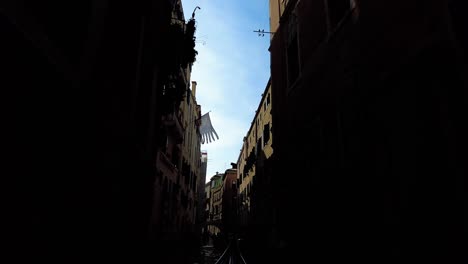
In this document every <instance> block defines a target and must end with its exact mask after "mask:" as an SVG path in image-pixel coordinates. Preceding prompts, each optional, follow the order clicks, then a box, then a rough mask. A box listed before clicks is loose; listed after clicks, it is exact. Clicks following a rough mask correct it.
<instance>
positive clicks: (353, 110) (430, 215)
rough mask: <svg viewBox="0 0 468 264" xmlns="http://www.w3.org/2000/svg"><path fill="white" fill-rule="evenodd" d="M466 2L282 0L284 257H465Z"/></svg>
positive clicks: (278, 33)
mask: <svg viewBox="0 0 468 264" xmlns="http://www.w3.org/2000/svg"><path fill="white" fill-rule="evenodd" d="M449 2H450V6H449V5H448V3H449ZM462 2H466V1H389V0H388V1H387V0H374V1H359V0H352V1H349V0H336V1H333V0H325V1H322V0H310V1H305V0H299V1H298V0H289V1H288V0H270V15H271V31H272V32H275V33H274V35H273V36H272V40H271V46H270V52H271V86H272V102H273V104H274V108H273V112H272V114H273V124H274V129H273V131H274V136H275V141H274V143H273V148H274V150H275V154H274V155H275V162H274V164H275V168H274V172H275V175H274V177H272V184H273V188H272V190H271V191H272V192H273V197H275V199H277V200H276V204H277V209H278V211H277V219H278V223H279V239H278V242H277V244H276V246H277V247H278V248H281V249H282V250H278V251H275V252H285V256H288V258H286V259H287V260H288V261H292V260H291V259H290V258H291V256H294V257H298V258H302V257H304V256H306V257H307V258H308V259H310V261H319V262H321V261H323V260H324V259H326V260H327V262H336V261H338V260H347V261H350V260H359V261H365V262H367V261H368V260H371V259H372V262H378V263H397V262H401V261H403V260H405V261H413V262H415V261H417V262H421V261H431V262H450V263H462V262H463V261H460V260H461V259H463V258H464V261H466V250H465V248H466V243H465V242H463V241H466V237H467V233H466V228H467V222H468V221H467V219H466V214H465V215H463V213H462V212H466V210H467V202H466V201H467V200H466V190H464V189H463V188H462V187H461V186H460V183H461V182H464V181H466V171H467V165H466V164H467V163H466V150H465V149H466V148H467V144H466V143H467V142H466V136H465V135H466V134H467V130H466V126H465V125H464V123H465V117H464V113H466V112H467V111H466V110H467V109H466V106H467V104H466V102H467V100H466V99H467V96H466V95H467V94H466V88H467V86H466V84H467V82H466V80H467V78H466V76H467V73H468V72H467V67H466V51H467V50H466V49H465V48H466V36H467V33H466V32H468V29H467V27H466V21H467V20H466V15H465V16H462V15H460V11H457V10H461V9H462V7H463V6H466V4H465V3H462ZM463 10H466V9H463ZM463 22H465V24H463ZM462 113H463V114H462ZM286 176H287V178H285V177H286ZM298 201H300V202H298ZM304 240H306V241H307V243H304V242H303V241H304ZM280 259H281V258H278V259H277V260H278V261H281V260H280ZM283 261H284V260H283ZM457 261H458V262H457Z"/></svg>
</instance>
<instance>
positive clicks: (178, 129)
mask: <svg viewBox="0 0 468 264" xmlns="http://www.w3.org/2000/svg"><path fill="white" fill-rule="evenodd" d="M162 120H163V124H164V126H165V127H166V129H167V131H168V132H169V133H170V134H171V135H173V136H174V138H175V140H176V143H177V144H180V143H182V141H183V139H184V129H183V128H182V125H181V122H180V120H179V119H178V118H177V117H176V116H175V114H174V113H170V114H167V115H164V116H163V117H162Z"/></svg>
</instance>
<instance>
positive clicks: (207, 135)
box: [200, 112, 219, 144]
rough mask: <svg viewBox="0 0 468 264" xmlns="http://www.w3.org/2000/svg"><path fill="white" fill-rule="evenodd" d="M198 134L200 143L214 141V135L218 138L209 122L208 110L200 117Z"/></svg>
mask: <svg viewBox="0 0 468 264" xmlns="http://www.w3.org/2000/svg"><path fill="white" fill-rule="evenodd" d="M200 134H201V143H202V144H205V143H208V142H210V143H211V141H215V137H214V136H216V139H219V137H218V133H216V131H215V129H214V128H213V125H212V124H211V119H210V112H208V113H206V114H204V115H203V116H202V117H201V125H200Z"/></svg>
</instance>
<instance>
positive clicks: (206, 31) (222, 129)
mask: <svg viewBox="0 0 468 264" xmlns="http://www.w3.org/2000/svg"><path fill="white" fill-rule="evenodd" d="M182 3H183V8H184V13H185V17H186V19H187V20H188V19H189V18H190V17H191V15H192V12H193V10H194V8H195V7H196V6H199V7H200V8H201V9H198V10H197V11H196V15H195V19H196V21H197V31H196V37H197V42H196V49H197V51H198V56H197V61H196V62H195V63H194V65H193V71H192V81H196V82H197V91H196V93H197V94H196V98H197V101H198V104H200V105H201V107H202V114H204V113H206V112H208V111H211V112H210V117H211V121H212V124H213V127H214V128H215V130H216V132H217V133H218V135H219V140H216V141H214V142H211V143H208V144H203V145H202V146H201V149H202V150H206V151H207V152H208V169H207V170H208V171H207V175H206V180H207V181H209V179H210V178H211V177H212V176H213V175H214V174H215V173H216V172H217V171H218V172H224V171H225V170H226V169H227V168H230V164H231V162H237V158H238V157H239V153H240V149H241V147H242V139H243V137H244V136H245V135H246V134H247V131H248V129H249V127H250V123H251V122H252V118H253V117H254V114H255V110H257V106H258V103H259V102H260V99H261V94H262V93H263V91H264V89H265V86H266V84H267V82H268V78H269V76H270V61H269V58H270V55H269V52H268V47H269V39H270V38H269V36H267V35H265V37H259V36H258V35H257V34H256V33H254V32H253V30H258V29H265V31H268V30H269V14H268V1H267V0H182Z"/></svg>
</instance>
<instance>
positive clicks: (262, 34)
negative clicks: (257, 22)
mask: <svg viewBox="0 0 468 264" xmlns="http://www.w3.org/2000/svg"><path fill="white" fill-rule="evenodd" d="M254 32H255V33H258V36H259V37H264V36H265V34H275V32H270V31H265V30H264V29H258V30H254Z"/></svg>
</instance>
